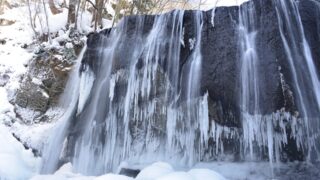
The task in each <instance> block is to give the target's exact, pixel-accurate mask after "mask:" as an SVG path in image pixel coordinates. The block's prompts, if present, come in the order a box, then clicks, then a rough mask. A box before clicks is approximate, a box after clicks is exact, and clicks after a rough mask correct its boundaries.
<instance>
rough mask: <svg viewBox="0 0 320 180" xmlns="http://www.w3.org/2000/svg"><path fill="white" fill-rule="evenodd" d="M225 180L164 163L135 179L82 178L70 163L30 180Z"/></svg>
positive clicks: (146, 169)
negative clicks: (53, 171)
mask: <svg viewBox="0 0 320 180" xmlns="http://www.w3.org/2000/svg"><path fill="white" fill-rule="evenodd" d="M55 179H60V180H67V179H72V180H133V179H136V180H225V178H224V177H223V176H222V175H220V174H219V173H217V172H214V171H212V170H209V169H192V170H190V171H188V172H183V171H174V169H173V167H172V166H171V165H170V164H168V163H164V162H156V163H153V164H151V165H150V166H147V167H145V168H144V169H143V170H142V171H141V172H140V173H139V174H138V176H137V177H136V178H131V177H127V176H124V175H118V174H105V175H102V176H98V177H94V176H83V175H81V174H76V173H73V172H72V165H71V163H67V164H65V165H63V166H62V167H61V168H60V169H59V170H58V171H56V172H55V173H54V174H53V175H37V176H34V177H33V178H32V179H31V180H55Z"/></svg>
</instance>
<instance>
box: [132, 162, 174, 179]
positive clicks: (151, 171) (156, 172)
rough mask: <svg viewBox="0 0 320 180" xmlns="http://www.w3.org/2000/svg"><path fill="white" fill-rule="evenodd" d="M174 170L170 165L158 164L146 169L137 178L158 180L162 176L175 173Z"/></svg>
mask: <svg viewBox="0 0 320 180" xmlns="http://www.w3.org/2000/svg"><path fill="white" fill-rule="evenodd" d="M173 172H174V170H173V168H172V166H171V165H170V164H167V163H164V162H156V163H154V164H152V165H150V166H148V167H146V168H144V169H143V170H142V171H141V172H140V173H139V174H138V176H137V178H136V179H138V180H151V179H157V178H159V177H161V176H164V175H167V174H170V173H173Z"/></svg>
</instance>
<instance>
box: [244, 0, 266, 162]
mask: <svg viewBox="0 0 320 180" xmlns="http://www.w3.org/2000/svg"><path fill="white" fill-rule="evenodd" d="M255 18H256V15H255V9H254V6H253V3H252V2H250V3H249V4H248V6H242V7H240V10H239V36H240V37H239V43H240V56H241V57H240V60H241V70H240V74H241V76H240V84H241V91H240V92H241V95H240V102H241V103H240V104H241V111H242V112H241V114H242V118H241V119H242V123H243V136H244V143H245V149H249V152H250V157H251V159H253V142H254V140H255V132H254V131H256V130H255V129H254V126H255V125H254V123H255V122H256V121H259V120H258V118H259V116H261V115H260V109H259V81H258V80H259V74H258V65H257V64H258V57H257V51H256V34H257V32H256V29H255ZM258 123H259V122H258Z"/></svg>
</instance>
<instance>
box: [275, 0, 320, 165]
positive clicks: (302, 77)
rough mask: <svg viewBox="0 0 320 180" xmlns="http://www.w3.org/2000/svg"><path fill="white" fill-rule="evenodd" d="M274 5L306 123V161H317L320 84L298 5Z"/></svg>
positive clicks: (319, 152) (318, 151) (300, 108)
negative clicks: (315, 159) (315, 158)
mask: <svg viewBox="0 0 320 180" xmlns="http://www.w3.org/2000/svg"><path fill="white" fill-rule="evenodd" d="M275 4H276V10H277V13H278V21H279V29H280V33H281V38H282V40H283V44H284V46H285V52H286V54H287V59H288V62H289V64H290V70H291V73H292V77H293V81H294V83H293V86H294V88H295V93H296V94H297V102H296V103H297V105H298V108H299V116H300V117H301V118H302V119H303V120H304V127H305V129H306V131H305V132H304V136H306V138H305V140H304V143H303V145H304V147H305V149H306V151H308V152H307V155H308V156H307V159H308V160H311V159H313V160H314V157H317V158H319V157H320V156H319V155H320V143H319V142H320V141H319V140H320V118H319V114H320V81H319V77H318V74H317V71H316V67H315V64H314V60H313V58H312V55H311V50H310V47H309V45H308V42H307V40H306V38H305V34H304V30H303V27H302V22H301V18H300V13H299V10H298V2H297V1H294V0H289V1H281V0H275ZM312 157H313V158H312Z"/></svg>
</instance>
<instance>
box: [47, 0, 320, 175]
mask: <svg viewBox="0 0 320 180" xmlns="http://www.w3.org/2000/svg"><path fill="white" fill-rule="evenodd" d="M264 3H265V4H264ZM264 5H266V6H268V8H270V7H271V8H273V9H271V8H270V9H268V11H270V12H271V13H270V14H267V15H268V18H269V17H270V18H274V20H278V21H279V27H278V25H276V26H277V27H276V28H274V29H276V30H274V29H271V30H270V29H268V28H266V29H263V27H262V26H261V22H262V20H261V19H263V18H262V17H261V18H258V17H257V16H258V14H259V13H260V14H261V13H263V11H262V10H261V9H262V8H264V7H265V6H264ZM259 8H261V9H259ZM276 10H277V12H276ZM264 13H266V12H264ZM267 13H268V12H267ZM289 14H294V15H296V16H289ZM272 15H274V16H272ZM237 18H238V21H236V20H235V19H237ZM277 18H278V19H277ZM216 19H220V20H221V22H220V21H216ZM227 20H229V21H227ZM223 21H226V22H230V23H224V22H223ZM292 22H293V23H292ZM221 26H222V28H221ZM224 28H225V29H224ZM230 29H232V30H230ZM277 30H278V31H277ZM217 32H219V33H220V34H222V37H220V36H219V35H220V34H219V33H217ZM225 32H228V33H230V34H223V33H225ZM276 32H278V36H277V34H276ZM280 32H281V34H280ZM214 33H217V34H214ZM233 33H234V34H233ZM272 33H274V35H273V34H272ZM269 34H272V36H271V37H269ZM224 36H228V37H229V36H231V38H230V39H231V40H234V44H231V45H230V44H229V45H228V46H231V48H225V44H228V42H226V37H224ZM264 38H265V39H267V40H266V41H267V42H266V43H265V44H263V43H261V42H259V40H260V41H262V40H264ZM273 38H274V39H276V40H277V38H278V39H279V41H283V44H284V50H282V51H286V54H287V56H286V57H285V58H281V57H284V56H281V55H283V54H284V52H282V51H281V52H277V49H275V48H274V46H273V45H274V44H273V41H275V40H274V39H273ZM212 39H213V40H214V42H213V43H212V42H210V40H212ZM299 42H302V43H299ZM215 44H217V46H215ZM221 44H222V45H221ZM261 44H262V45H261ZM219 45H221V46H219ZM262 47H264V48H266V50H268V48H271V50H272V51H271V52H272V53H274V56H266V57H263V56H262V55H261V54H262V53H263V52H262V51H261V49H259V48H262ZM233 48H234V49H235V50H234V51H232V49H233ZM237 48H238V52H236V51H237V50H236V49H237ZM208 49H209V51H208ZM217 49H218V51H217ZM279 49H281V47H279ZM211 50H212V52H211ZM310 51H311V50H310V48H309V47H308V43H307V41H306V39H305V37H304V32H303V27H302V24H301V20H300V15H299V12H298V10H297V4H296V2H294V1H286V2H284V1H280V0H270V1H264V0H252V1H249V2H246V3H244V4H243V5H241V6H239V7H230V9H229V10H228V8H220V7H217V8H215V9H214V10H212V11H208V12H202V11H182V10H176V11H172V12H170V13H166V14H162V15H155V16H131V17H125V18H124V19H123V20H122V21H121V22H120V23H119V24H118V26H117V27H114V28H112V29H109V30H104V31H102V32H100V33H96V34H92V35H90V36H89V40H88V47H87V49H86V53H85V54H84V57H83V61H82V64H81V66H80V67H79V68H80V70H79V71H80V76H79V77H80V78H78V80H77V81H73V83H74V84H77V85H76V86H74V87H73V88H74V89H76V90H75V93H73V95H74V96H72V97H73V98H72V101H71V102H72V105H71V106H72V107H70V108H69V110H68V112H69V113H68V114H67V118H66V119H68V121H66V119H65V121H64V122H63V124H64V125H63V126H59V129H60V130H61V131H63V132H60V131H56V133H57V135H55V136H54V137H58V138H53V139H54V140H51V146H50V147H49V146H48V147H49V149H50V148H51V147H57V148H58V151H57V153H55V154H54V155H53V156H51V154H50V153H52V152H51V151H50V150H49V151H50V152H49V151H46V152H45V157H46V158H44V166H43V173H49V172H53V171H54V170H55V169H56V168H57V167H58V165H59V164H60V163H61V162H59V160H60V161H71V162H72V164H73V168H74V171H76V172H79V173H82V174H89V175H98V174H102V173H106V172H110V171H113V172H114V171H116V169H117V167H118V166H119V165H120V164H121V162H123V161H126V162H128V163H129V164H144V163H151V162H153V161H158V160H161V161H168V162H171V163H173V164H175V165H177V166H188V167H190V166H192V165H193V164H194V163H196V162H199V161H212V160H226V159H227V160H229V159H232V160H239V159H240V160H250V161H260V160H267V159H268V160H269V162H270V163H271V166H273V163H274V162H279V161H280V159H281V158H282V159H285V160H287V159H288V158H287V157H284V156H287V154H289V155H288V156H290V155H291V154H290V152H289V153H287V152H286V148H287V146H292V147H294V148H295V149H297V154H299V153H300V151H299V150H300V149H302V148H307V149H308V150H309V155H312V154H313V155H314V156H317V157H319V155H317V152H318V149H317V146H319V145H317V144H316V143H317V139H319V129H320V128H319V97H318V95H319V93H320V91H319V89H320V88H318V87H319V79H318V77H317V73H316V72H317V71H316V67H315V65H314V63H313V60H312V56H311V52H310ZM206 53H207V54H206ZM210 53H213V55H212V56H208V54H210ZM214 53H221V54H226V55H225V56H222V57H224V58H225V59H220V58H219V57H220V56H218V54H214ZM237 53H238V55H239V56H236V55H234V54H237ZM233 55H234V56H233ZM208 57H210V58H208ZM230 57H234V58H230ZM80 58H81V57H80ZM278 58H279V59H278ZM287 61H288V62H289V63H288V64H289V65H290V67H289V69H290V72H291V76H292V81H290V77H289V75H288V74H286V73H282V71H281V68H280V65H279V64H281V63H283V64H285V62H287ZM266 63H267V64H276V66H271V67H269V66H266ZM216 64H217V65H218V66H216V67H215V66H214V65H216ZM220 65H221V66H220ZM222 65H225V66H227V67H224V66H222ZM238 65H239V66H238ZM206 66H209V67H210V68H208V67H206ZM211 67H214V68H211ZM274 67H275V68H274ZM219 68H220V69H222V70H220V69H219ZM268 68H269V69H268ZM266 69H267V70H266ZM268 70H272V72H268ZM229 71H231V72H229ZM219 72H223V73H224V74H225V76H226V77H227V78H224V77H221V76H219V75H220V74H218V73H219ZM233 73H234V74H233ZM268 73H272V74H268ZM266 74H267V76H266ZM273 74H276V75H274V76H273ZM234 76H237V77H236V78H233V77H234ZM76 77H77V76H76ZM204 77H205V78H208V79H205V78H204ZM266 77H267V78H269V77H270V79H272V80H273V81H272V82H267V81H266ZM271 77H272V78H271ZM210 78H212V79H213V80H212V81H211V79H210ZM219 78H221V79H219ZM226 79H227V81H228V82H224V81H226ZM221 81H222V82H221ZM229 81H230V82H229ZM274 81H276V82H274ZM208 82H210V83H216V84H220V85H221V86H222V88H220V87H218V86H215V85H216V84H214V85H213V87H212V86H211V85H208ZM226 84H227V85H226ZM229 84H231V85H230V86H229ZM233 84H235V86H232V85H233ZM288 84H289V85H288ZM236 85H237V86H239V87H236ZM290 85H292V86H293V87H294V90H293V92H294V93H291V92H292V91H291V89H290ZM230 87H234V88H235V89H231V90H230V89H228V88H230ZM265 87H271V89H270V90H269V89H265ZM219 89H222V90H219ZM278 89H279V91H278ZM269 91H272V92H269ZM234 94H236V95H234ZM287 94H288V95H287ZM231 97H232V98H234V99H237V97H238V99H239V101H234V100H233V99H231ZM313 97H315V98H313ZM269 99H271V100H269ZM291 99H295V103H296V104H297V105H292V107H291V106H290V108H291V109H289V110H288V109H286V106H287V104H286V103H283V102H282V101H285V102H287V101H291ZM265 101H266V102H269V103H270V104H271V105H270V104H267V105H266V103H265ZM295 106H297V109H295ZM237 108H238V109H237ZM292 109H295V110H296V111H299V112H300V115H298V113H296V112H294V111H292ZM237 111H239V113H237ZM237 116H239V117H237ZM229 119H231V120H232V123H228V122H229ZM301 119H303V120H305V123H304V124H301ZM237 120H238V121H239V123H237ZM69 124H70V126H69ZM306 140H307V141H306ZM292 142H293V143H292ZM305 142H307V143H305ZM290 143H291V144H290ZM292 144H293V145H292ZM51 149H52V148H51ZM54 150H56V149H54ZM286 153H287V154H286ZM284 154H285V155H284ZM50 156H51V157H50ZM230 156H232V158H230ZM291 156H293V159H294V160H295V158H296V159H298V158H297V157H296V156H297V155H296V154H294V155H291ZM286 158H287V159H286Z"/></svg>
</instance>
